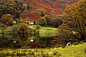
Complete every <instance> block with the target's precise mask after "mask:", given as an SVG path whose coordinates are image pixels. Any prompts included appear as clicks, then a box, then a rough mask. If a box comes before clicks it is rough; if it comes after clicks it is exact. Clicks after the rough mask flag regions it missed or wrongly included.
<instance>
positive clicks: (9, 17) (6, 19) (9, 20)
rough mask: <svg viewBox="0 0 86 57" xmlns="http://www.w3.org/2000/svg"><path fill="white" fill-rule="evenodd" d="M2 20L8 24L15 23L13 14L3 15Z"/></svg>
mask: <svg viewBox="0 0 86 57" xmlns="http://www.w3.org/2000/svg"><path fill="white" fill-rule="evenodd" d="M1 22H2V23H4V24H6V25H8V26H9V25H12V24H13V17H12V15H10V14H6V15H4V16H2V18H1Z"/></svg>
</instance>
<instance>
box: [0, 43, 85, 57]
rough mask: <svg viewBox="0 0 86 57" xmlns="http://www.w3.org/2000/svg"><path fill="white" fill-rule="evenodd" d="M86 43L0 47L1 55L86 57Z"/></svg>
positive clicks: (20, 56)
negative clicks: (53, 46) (62, 45)
mask: <svg viewBox="0 0 86 57" xmlns="http://www.w3.org/2000/svg"><path fill="white" fill-rule="evenodd" d="M85 50H86V43H83V44H79V45H71V46H66V47H64V48H61V47H59V48H35V49H32V48H27V49H0V56H1V57H6V56H8V57H11V56H13V57H18V56H19V57H86V52H85Z"/></svg>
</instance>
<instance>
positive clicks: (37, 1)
mask: <svg viewBox="0 0 86 57" xmlns="http://www.w3.org/2000/svg"><path fill="white" fill-rule="evenodd" d="M0 1H6V0H0ZM9 1H15V0H9ZM17 1H18V3H19V2H23V3H25V4H29V5H30V8H29V9H27V11H28V12H27V13H25V11H22V13H21V14H20V16H21V17H22V18H23V19H25V18H27V17H28V18H30V19H31V20H38V19H39V18H40V17H41V16H40V15H39V13H40V10H45V11H46V13H47V14H46V15H51V14H52V13H53V15H61V14H63V9H64V8H65V7H66V6H67V5H70V4H74V3H76V2H77V1H78V0H17Z"/></svg>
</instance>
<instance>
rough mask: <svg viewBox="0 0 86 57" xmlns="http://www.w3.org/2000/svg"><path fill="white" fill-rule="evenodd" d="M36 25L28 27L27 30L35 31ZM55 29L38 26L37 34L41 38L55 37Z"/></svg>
mask: <svg viewBox="0 0 86 57" xmlns="http://www.w3.org/2000/svg"><path fill="white" fill-rule="evenodd" d="M36 26H37V25H30V26H29V28H32V29H36ZM56 31H57V28H53V27H43V26H40V29H39V33H40V36H41V37H51V36H55V35H56Z"/></svg>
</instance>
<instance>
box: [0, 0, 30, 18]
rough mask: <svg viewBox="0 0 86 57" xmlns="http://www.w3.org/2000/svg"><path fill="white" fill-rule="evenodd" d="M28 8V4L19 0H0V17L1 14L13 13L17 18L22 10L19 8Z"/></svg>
mask: <svg viewBox="0 0 86 57" xmlns="http://www.w3.org/2000/svg"><path fill="white" fill-rule="evenodd" d="M29 8H30V6H29V4H24V3H23V1H19V3H18V2H17V1H16V0H15V1H9V0H2V1H1V2H0V18H1V16H2V15H3V14H15V15H16V16H15V18H19V17H20V16H19V14H20V13H21V12H22V11H21V10H25V9H29Z"/></svg>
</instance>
